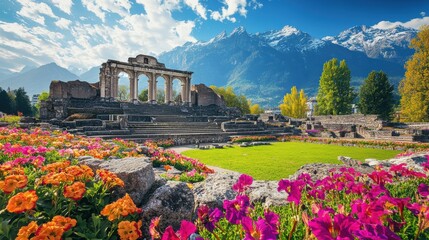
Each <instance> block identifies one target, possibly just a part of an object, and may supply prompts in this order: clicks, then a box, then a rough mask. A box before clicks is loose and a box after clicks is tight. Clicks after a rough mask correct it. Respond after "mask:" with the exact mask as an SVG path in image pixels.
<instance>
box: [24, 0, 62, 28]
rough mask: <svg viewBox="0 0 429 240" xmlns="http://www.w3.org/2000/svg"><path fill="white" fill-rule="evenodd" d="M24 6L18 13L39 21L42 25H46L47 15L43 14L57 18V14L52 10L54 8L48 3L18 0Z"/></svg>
mask: <svg viewBox="0 0 429 240" xmlns="http://www.w3.org/2000/svg"><path fill="white" fill-rule="evenodd" d="M17 1H18V2H19V3H20V4H21V5H22V8H21V10H19V11H18V12H17V14H18V15H20V16H22V17H25V18H28V19H30V20H32V21H34V22H37V23H39V24H41V25H45V17H43V16H42V15H45V16H48V17H51V18H55V19H57V18H58V17H57V16H55V14H54V13H53V12H52V9H51V8H50V7H49V6H48V5H47V4H46V3H43V2H42V3H35V2H33V1H32V0H17Z"/></svg>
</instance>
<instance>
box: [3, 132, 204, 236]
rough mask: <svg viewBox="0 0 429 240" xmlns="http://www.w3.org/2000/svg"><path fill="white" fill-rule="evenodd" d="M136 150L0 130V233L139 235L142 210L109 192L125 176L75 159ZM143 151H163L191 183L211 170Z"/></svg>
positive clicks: (136, 152)
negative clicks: (114, 197)
mask: <svg viewBox="0 0 429 240" xmlns="http://www.w3.org/2000/svg"><path fill="white" fill-rule="evenodd" d="M148 145H150V144H148ZM140 152H141V149H140V147H139V146H138V145H137V144H136V143H134V142H128V141H124V140H121V139H114V140H112V141H109V142H107V141H102V140H101V139H96V138H85V137H80V136H75V135H72V134H69V133H67V132H59V131H55V132H50V131H42V130H41V129H38V128H36V129H33V130H24V129H16V128H0V208H1V209H3V210H2V211H0V222H1V223H2V224H1V225H0V236H1V237H2V238H5V239H15V238H17V239H48V236H49V237H51V238H49V239H118V238H120V239H138V238H140V237H141V236H142V232H141V229H140V228H141V225H142V222H141V220H140V221H139V220H138V219H139V215H140V213H141V210H140V209H139V208H138V207H137V206H136V205H135V204H134V202H133V201H132V199H131V198H130V197H129V196H128V195H125V196H124V197H123V198H120V199H117V200H116V201H113V199H112V196H111V193H112V190H113V189H115V188H117V187H124V182H123V181H122V180H121V179H119V178H118V177H117V176H116V175H115V174H114V173H111V172H109V171H106V170H97V172H95V173H94V172H93V171H92V170H91V168H89V167H88V166H86V165H80V164H78V161H77V158H78V157H80V156H92V157H94V158H98V159H107V158H109V157H115V158H122V157H130V156H133V157H137V156H143V155H142V154H141V153H140ZM149 152H150V153H153V154H155V155H156V154H159V156H161V155H162V156H166V155H167V156H166V157H165V159H169V161H170V162H177V164H178V165H177V166H184V167H186V169H187V170H188V172H186V174H187V175H186V176H188V178H190V179H191V180H193V181H196V180H195V179H197V180H199V181H201V180H202V179H201V177H200V178H198V177H196V176H199V175H198V174H197V173H206V172H210V170H209V169H208V168H207V167H206V166H205V165H203V164H201V163H199V162H197V161H196V160H193V159H188V158H184V157H180V156H176V155H175V154H173V153H168V152H167V153H164V152H163V151H162V150H160V149H158V148H157V147H155V146H153V148H150V149H149ZM154 164H157V163H156V162H154ZM201 176H202V175H201ZM203 179H204V177H203ZM178 180H181V178H179V179H178ZM185 225H186V223H185ZM173 233H174V232H173ZM170 234H171V232H170ZM174 234H175V233H174Z"/></svg>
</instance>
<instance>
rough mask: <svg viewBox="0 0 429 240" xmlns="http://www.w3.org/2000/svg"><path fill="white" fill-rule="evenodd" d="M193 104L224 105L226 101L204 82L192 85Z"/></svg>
mask: <svg viewBox="0 0 429 240" xmlns="http://www.w3.org/2000/svg"><path fill="white" fill-rule="evenodd" d="M192 104H193V105H197V106H209V105H213V104H214V105H217V106H221V107H224V106H225V101H224V100H223V98H222V97H221V96H220V95H218V94H217V93H215V92H214V91H213V89H211V88H209V87H207V86H206V85H204V84H197V85H194V86H192Z"/></svg>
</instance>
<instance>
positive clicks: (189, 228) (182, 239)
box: [161, 220, 197, 240]
mask: <svg viewBox="0 0 429 240" xmlns="http://www.w3.org/2000/svg"><path fill="white" fill-rule="evenodd" d="M195 231H197V227H195V225H194V224H193V223H192V222H189V221H186V220H182V222H181V224H180V229H179V231H177V232H174V230H173V228H172V227H171V226H168V227H167V228H166V229H165V231H164V234H162V238H161V240H188V238H189V236H191V235H192V234H193V233H195Z"/></svg>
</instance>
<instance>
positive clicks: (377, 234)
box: [354, 224, 401, 240]
mask: <svg viewBox="0 0 429 240" xmlns="http://www.w3.org/2000/svg"><path fill="white" fill-rule="evenodd" d="M363 226H364V229H363V230H356V231H354V234H355V235H356V237H357V238H358V239H362V240H384V239H385V240H401V238H400V237H399V236H398V235H396V234H395V233H394V232H392V231H391V230H390V229H389V228H387V227H385V226H383V225H380V224H364V225H363Z"/></svg>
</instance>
